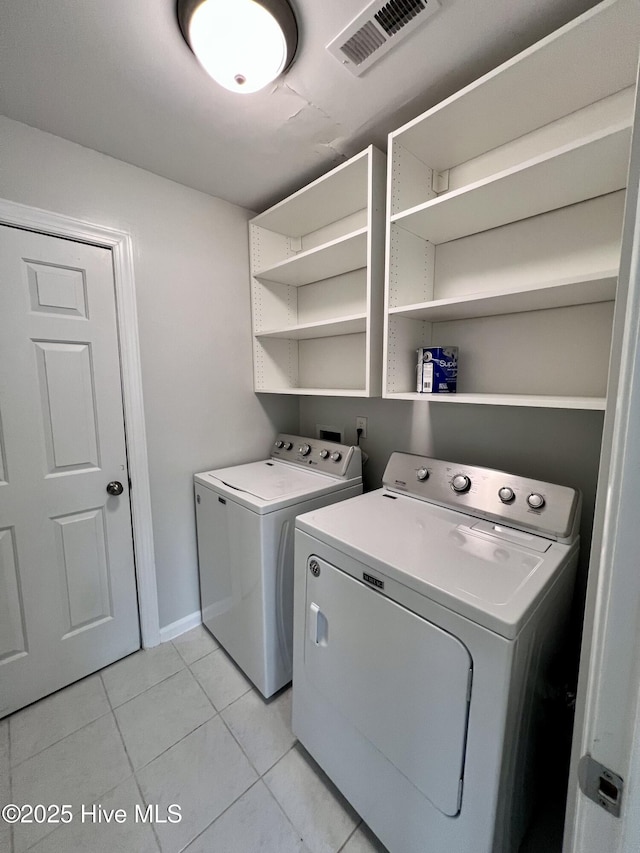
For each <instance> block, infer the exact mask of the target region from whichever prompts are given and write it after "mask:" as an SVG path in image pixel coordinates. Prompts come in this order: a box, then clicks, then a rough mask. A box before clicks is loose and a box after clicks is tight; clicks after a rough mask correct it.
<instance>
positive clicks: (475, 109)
mask: <svg viewBox="0 0 640 853" xmlns="http://www.w3.org/2000/svg"><path fill="white" fill-rule="evenodd" d="M639 43H640V15H639V14H638V4H637V3H636V2H635V0H622V2H618V0H607V2H605V3H601V4H600V5H599V6H597V7H595V8H593V9H590V10H589V11H587V12H585V14H584V15H581V16H580V17H579V18H576V19H575V20H574V21H571V22H570V23H568V24H567V25H566V26H564V27H562V28H561V29H559V30H557V31H556V32H554V33H551V35H549V36H547V37H546V38H544V39H542V40H541V41H539V42H538V43H537V44H535V45H533V46H531V47H530V48H527V50H525V51H523V52H522V53H520V54H518V55H517V56H515V57H513V58H512V59H510V60H508V61H507V62H505V63H504V64H503V65H500V66H498V67H497V68H495V69H493V70H492V71H490V72H489V73H488V74H485V75H484V76H483V77H481V78H479V79H478V80H476V81H475V82H473V83H471V84H470V85H469V86H466V87H465V88H464V89H461V90H460V91H459V92H457V93H456V94H454V95H452V96H451V97H450V98H447V99H446V100H444V101H442V102H441V103H440V104H437V105H436V106H435V107H433V108H432V109H430V110H429V111H428V112H426V113H424V114H423V115H421V116H419V117H418V118H416V119H414V120H412V121H410V122H408V123H407V124H406V125H404V126H403V127H401V128H399V129H398V130H396V131H394V132H393V133H392V134H391V137H392V139H393V140H394V141H395V140H397V141H398V142H399V143H400V144H401V145H402V146H403V147H404V148H406V149H407V150H408V151H410V152H412V153H413V154H414V155H415V156H416V157H418V158H419V159H420V160H421V161H422V162H423V163H425V164H426V165H427V166H429V167H431V168H432V169H435V170H437V171H442V170H444V169H448V168H450V167H451V166H454V165H456V164H459V163H464V162H466V161H467V160H471V159H473V158H474V157H477V156H479V155H480V154H482V153H484V152H486V151H490V150H492V149H493V148H497V147H498V146H500V145H503V144H504V143H505V142H509V141H512V140H514V139H517V138H519V137H521V136H524V135H525V134H527V133H530V132H531V131H533V130H535V129H536V128H539V127H542V126H543V125H546V124H549V123H551V122H553V121H555V120H556V119H558V118H561V117H563V116H566V115H568V114H570V113H573V112H576V111H577V110H579V109H582V108H583V107H585V106H587V105H589V104H592V103H594V102H596V101H599V100H601V99H602V98H606V97H608V96H609V95H611V94H613V93H615V92H619V91H620V90H622V89H625V88H626V87H628V86H635V82H636V67H637V61H638V44H639ZM603 45H608V46H609V47H608V49H603Z"/></svg>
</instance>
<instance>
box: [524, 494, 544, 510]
mask: <svg viewBox="0 0 640 853" xmlns="http://www.w3.org/2000/svg"><path fill="white" fill-rule="evenodd" d="M527 503H528V504H529V506H530V507H531V509H542V507H543V506H544V504H545V500H544V498H543V497H542V495H539V494H537V492H534V493H533V494H532V495H529V497H528V498H527Z"/></svg>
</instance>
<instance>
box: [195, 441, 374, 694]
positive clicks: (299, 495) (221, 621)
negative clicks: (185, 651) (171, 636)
mask: <svg viewBox="0 0 640 853" xmlns="http://www.w3.org/2000/svg"><path fill="white" fill-rule="evenodd" d="M194 480H195V483H194V486H195V500H196V526H197V537H198V564H199V570H200V599H201V607H202V621H203V623H204V625H205V626H206V627H207V628H208V629H209V631H210V632H211V633H212V634H213V636H214V637H215V638H216V640H217V641H218V643H220V645H221V646H222V647H223V648H224V649H225V650H226V651H227V652H228V653H229V655H230V656H231V657H232V658H233V659H234V661H235V662H236V663H237V664H238V666H239V667H240V668H241V669H242V670H243V671H244V673H245V674H246V675H247V676H248V678H249V679H251V681H252V682H253V683H254V684H255V686H256V687H257V688H258V690H260V692H261V693H262V694H263V695H264V696H265V697H269V696H271V695H272V694H273V693H275V692H276V691H277V690H279V689H280V688H281V687H283V686H284V685H285V684H288V682H289V681H291V668H292V654H293V637H292V633H293V533H294V521H295V517H296V515H298V514H299V513H301V512H307V511H309V510H313V509H317V508H318V507H321V506H326V505H328V504H333V503H336V502H337V501H342V500H344V499H345V498H350V497H353V496H355V495H359V494H361V492H362V454H361V452H360V449H359V448H358V447H350V446H348V445H343V444H338V443H335V442H327V441H320V440H315V439H311V438H304V437H300V436H295V435H279V436H278V437H277V439H276V441H275V444H274V446H273V449H272V453H271V458H270V459H266V460H261V461H258V462H249V463H247V464H244V465H235V466H232V467H229V468H219V469H217V470H214V471H205V472H203V473H201V474H196V475H195V477H194Z"/></svg>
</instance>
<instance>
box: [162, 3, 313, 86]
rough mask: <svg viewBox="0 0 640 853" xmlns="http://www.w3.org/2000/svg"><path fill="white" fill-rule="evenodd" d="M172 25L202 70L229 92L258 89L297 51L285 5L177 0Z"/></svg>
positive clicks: (293, 21)
mask: <svg viewBox="0 0 640 853" xmlns="http://www.w3.org/2000/svg"><path fill="white" fill-rule="evenodd" d="M178 21H179V23H180V29H181V30H182V34H183V36H184V37H185V40H186V42H187V44H188V45H189V47H190V48H191V50H192V51H193V52H194V53H195V55H196V57H197V59H198V61H199V62H200V64H201V65H202V67H203V68H204V70H205V71H206V72H207V74H209V75H210V76H211V77H213V79H214V80H215V81H216V82H217V83H219V84H220V85H221V86H224V87H225V89H229V90H230V91H231V92H240V93H247V94H248V93H250V92H257V91H258V90H259V89H262V88H264V86H266V85H267V84H268V83H270V82H271V81H272V80H275V79H276V77H278V76H279V75H280V74H282V72H283V71H286V69H287V68H288V67H289V66H290V65H291V63H292V61H293V57H294V55H295V52H296V48H297V46H298V27H297V24H296V19H295V16H294V14H293V10H292V8H291V6H290V5H289V3H288V2H287V0H178Z"/></svg>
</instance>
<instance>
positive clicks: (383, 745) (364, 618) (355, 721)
mask: <svg viewBox="0 0 640 853" xmlns="http://www.w3.org/2000/svg"><path fill="white" fill-rule="evenodd" d="M310 560H315V561H317V563H318V564H319V567H320V572H319V574H318V576H317V577H316V576H313V575H312V574H311V573H310V572H307V596H306V630H305V644H304V666H305V670H306V678H307V680H308V681H310V682H311V683H313V684H314V685H315V687H316V688H317V689H318V690H319V691H320V693H321V694H322V695H323V697H324V698H325V699H327V700H328V701H330V702H332V703H333V705H334V706H335V707H336V708H337V710H338V711H339V712H340V714H341V715H342V716H343V717H344V718H345V719H346V720H347V721H348V722H349V723H350V724H351V725H352V726H353V727H354V728H356V729H357V730H358V731H359V732H360V733H361V734H362V735H364V737H366V738H367V739H368V740H369V741H370V742H371V743H372V744H373V746H374V747H375V748H376V749H377V750H379V751H380V752H381V753H382V754H383V755H384V756H385V757H386V758H387V759H388V760H389V761H390V762H391V764H392V765H394V766H395V767H396V768H397V770H398V771H399V772H400V773H401V774H402V775H403V776H404V777H406V778H407V779H409V781H410V782H412V783H413V784H414V785H415V787H416V788H418V790H420V791H421V792H422V793H423V794H424V796H425V797H427V798H428V799H429V800H430V801H431V802H432V803H433V805H434V806H435V807H436V808H438V809H439V810H440V811H441V812H442V813H443V814H445V815H449V816H454V815H456V814H457V813H458V811H459V810H460V791H461V779H462V774H463V766H464V755H465V749H466V733H467V721H468V712H469V701H468V695H469V686H470V678H471V669H472V661H471V657H470V655H469V652H468V651H467V649H466V647H465V646H464V645H463V644H462V643H461V642H460V641H459V640H458V639H457V638H456V637H453V636H452V635H451V634H448V633H447V632H446V631H443V630H442V629H441V628H438V627H437V626H436V625H433V624H432V623H430V622H427V621H426V620H425V619H423V618H421V617H420V616H418V615H416V614H415V613H412V612H411V611H409V610H407V609H406V608H404V607H402V606H400V605H399V604H396V603H395V602H394V601H391V600H390V599H388V598H385V596H384V595H381V594H380V593H378V592H376V591H374V590H372V589H370V588H369V587H367V586H365V585H364V584H363V583H361V582H360V581H358V580H355V579H354V578H352V577H351V576H350V575H348V574H346V573H345V572H342V571H341V570H340V569H337V568H335V567H334V566H331V565H330V564H329V563H327V562H326V561H324V560H322V559H320V558H319V557H315V556H314V557H311V558H310Z"/></svg>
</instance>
